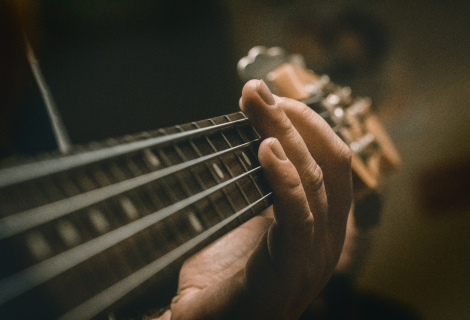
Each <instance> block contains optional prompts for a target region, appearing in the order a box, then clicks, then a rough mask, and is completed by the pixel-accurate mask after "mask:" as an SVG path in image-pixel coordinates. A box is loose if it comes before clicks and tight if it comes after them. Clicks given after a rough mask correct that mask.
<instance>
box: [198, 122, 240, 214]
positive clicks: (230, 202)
mask: <svg viewBox="0 0 470 320" xmlns="http://www.w3.org/2000/svg"><path fill="white" fill-rule="evenodd" d="M192 124H193V125H194V126H195V127H196V128H199V126H198V124H197V123H196V122H193V123H192ZM204 139H205V141H207V143H208V144H209V146H210V147H211V149H212V150H213V151H217V150H216V149H215V148H214V146H213V144H212V142H211V141H210V139H209V137H208V136H207V135H205V136H204ZM191 147H192V148H194V150H195V151H196V152H197V153H198V154H200V153H201V151H200V150H199V149H198V148H197V146H196V145H194V143H192V142H191ZM219 160H220V161H221V163H222V164H223V165H224V166H225V169H226V170H227V172H228V173H229V174H230V171H229V170H228V169H227V166H226V165H225V164H224V162H223V161H222V160H221V159H220V158H219ZM206 166H207V163H206ZM207 169H208V170H209V172H210V173H211V175H212V177H213V178H214V180H215V181H217V183H220V179H221V178H220V177H219V176H218V175H216V174H215V173H214V171H213V170H211V169H210V168H207ZM222 194H223V195H224V197H225V199H227V201H228V204H229V206H230V209H232V211H233V212H236V211H237V210H236V209H235V205H234V203H233V201H232V198H230V197H229V196H228V194H227V191H225V189H224V190H222ZM217 212H219V211H218V209H217ZM219 216H221V217H222V218H223V215H222V214H221V213H219Z"/></svg>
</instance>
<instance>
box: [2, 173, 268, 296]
mask: <svg viewBox="0 0 470 320" xmlns="http://www.w3.org/2000/svg"><path fill="white" fill-rule="evenodd" d="M260 170H261V166H259V167H256V168H254V169H252V170H250V171H248V172H245V173H243V174H241V175H239V176H237V177H235V178H232V179H230V180H227V181H225V182H223V183H220V184H219V185H216V186H214V187H212V188H209V189H207V190H204V191H203V192H200V193H197V194H195V195H193V196H191V197H189V198H186V199H184V200H181V201H179V202H177V203H174V204H172V205H170V206H168V207H165V208H163V209H161V210H158V211H156V212H154V213H151V214H149V215H147V216H145V217H142V218H141V219H139V220H137V221H134V222H131V223H129V224H127V225H124V226H122V227H120V228H118V229H115V230H113V231H110V232H108V233H106V234H104V235H102V236H100V237H98V238H95V239H93V240H91V241H88V242H85V243H83V244H81V245H79V246H77V247H74V248H73V249H70V250H68V251H65V252H63V253H60V254H58V255H56V256H54V257H52V258H49V259H47V260H45V261H42V262H40V263H38V264H36V265H33V266H31V267H29V268H27V269H25V270H22V271H20V272H18V273H16V274H13V275H11V276H9V277H7V278H5V279H3V280H1V281H0V288H2V290H1V291H0V305H1V304H3V303H4V302H6V301H9V300H11V299H12V298H15V297H17V296H18V295H20V294H22V293H24V292H26V291H28V290H30V289H32V288H33V287H35V286H37V285H39V284H41V283H43V282H45V281H47V280H49V279H51V278H53V277H55V276H57V275H58V274H60V273H62V272H64V271H65V270H68V269H69V268H71V267H73V266H75V265H77V264H79V263H81V262H83V261H85V260H87V259H89V258H90V257H92V256H94V255H96V254H97V253H99V252H102V251H104V250H105V249H107V248H110V247H112V246H114V245H115V244H117V243H119V242H121V241H122V240H125V239H127V238H129V237H131V236H132V235H134V234H136V233H138V232H139V231H142V230H144V229H146V228H148V227H149V226H151V225H154V224H155V223H157V222H159V221H160V220H162V219H164V218H166V217H168V216H170V215H172V214H173V213H175V212H178V211H180V210H182V209H184V208H186V207H187V206H190V205H192V204H194V203H195V202H197V201H199V200H201V199H203V198H206V197H207V196H209V195H211V194H212V193H214V192H216V191H219V190H221V189H223V188H225V187H226V186H228V185H230V184H232V183H235V182H236V181H239V180H240V179H242V178H244V177H246V176H249V175H250V174H253V173H255V172H257V171H260Z"/></svg>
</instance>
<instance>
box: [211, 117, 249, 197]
mask: <svg viewBox="0 0 470 320" xmlns="http://www.w3.org/2000/svg"><path fill="white" fill-rule="evenodd" d="M209 121H210V122H211V123H213V124H215V123H214V121H213V120H212V119H209ZM221 135H222V137H223V139H224V140H225V143H226V144H227V145H228V146H229V149H231V147H232V146H231V144H230V142H228V140H227V138H226V137H225V135H224V134H223V133H221ZM212 147H213V148H214V151H217V150H216V149H215V146H214V145H213V144H212ZM235 157H236V158H237V159H238V157H237V156H236V155H235ZM220 161H221V162H222V164H223V165H224V166H225V168H226V169H227V171H228V172H229V173H230V176H232V177H233V173H232V171H231V170H230V168H229V166H228V165H227V164H226V163H225V162H224V161H223V160H222V159H220ZM244 169H245V170H244V171H245V172H246V171H247V170H246V168H244ZM236 185H237V187H238V190H240V192H241V194H242V196H243V199H245V202H246V203H247V204H250V200H249V199H248V197H247V195H246V193H245V190H243V188H242V187H241V186H240V184H239V183H236Z"/></svg>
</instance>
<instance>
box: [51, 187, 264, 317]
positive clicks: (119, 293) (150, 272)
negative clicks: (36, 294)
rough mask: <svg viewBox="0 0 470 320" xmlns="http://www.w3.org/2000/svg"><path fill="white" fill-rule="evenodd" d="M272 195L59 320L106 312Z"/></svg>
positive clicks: (128, 277) (261, 199) (227, 219)
mask: <svg viewBox="0 0 470 320" xmlns="http://www.w3.org/2000/svg"><path fill="white" fill-rule="evenodd" d="M271 195H272V192H270V193H268V194H266V195H265V196H263V197H262V198H260V199H259V200H257V201H256V202H253V203H252V204H250V205H248V206H246V207H245V208H243V209H242V210H240V211H238V212H237V213H235V214H233V215H231V216H230V217H228V218H226V219H225V220H223V221H221V222H219V223H218V224H216V225H215V226H213V227H211V228H209V229H208V230H206V231H204V232H203V233H201V234H199V235H198V236H196V237H194V238H193V239H191V240H189V241H188V242H186V243H184V244H183V245H180V246H179V247H178V248H176V249H174V250H172V251H170V252H169V253H167V254H166V255H164V256H163V257H161V258H159V259H157V260H155V261H154V262H152V263H150V264H148V265H146V266H145V267H143V268H141V269H140V270H138V271H137V272H135V273H133V274H131V275H129V276H127V277H126V278H124V279H122V280H121V281H119V282H118V283H116V284H114V285H113V286H111V287H109V288H107V289H106V290H104V291H102V292H100V293H99V294H97V295H95V296H94V297H93V298H91V299H89V300H87V301H85V302H84V303H82V304H80V305H79V306H77V307H75V308H74V309H72V310H70V311H69V312H67V313H66V314H64V315H63V316H62V317H60V318H59V319H61V320H68V319H90V318H92V317H94V316H96V315H97V314H99V313H100V312H101V311H103V310H105V309H106V308H107V307H109V306H110V305H112V304H113V303H114V302H116V301H117V300H119V299H120V298H122V297H123V296H125V295H126V294H127V293H129V292H130V291H131V290H133V289H135V288H137V287H138V286H139V285H140V284H142V283H143V282H144V281H146V280H148V279H149V278H150V277H152V276H154V275H155V274H157V273H158V272H159V271H161V270H162V269H164V268H165V267H167V266H168V265H170V264H171V263H172V262H174V261H176V260H177V259H179V258H181V257H183V256H184V255H185V254H186V253H188V252H190V251H191V250H193V249H194V248H196V247H197V246H198V245H199V244H201V243H203V242H204V241H205V240H207V239H209V237H211V236H212V235H214V234H216V233H217V232H218V231H220V230H221V229H222V228H223V227H225V226H227V225H228V224H229V223H230V222H232V221H233V220H235V219H238V218H239V217H241V216H242V215H243V214H244V213H246V212H247V211H249V210H252V209H253V207H255V206H256V205H257V204H259V203H262V202H264V201H265V200H266V199H267V198H269V197H270V196H271Z"/></svg>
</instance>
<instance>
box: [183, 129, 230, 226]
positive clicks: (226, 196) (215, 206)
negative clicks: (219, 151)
mask: <svg viewBox="0 0 470 320" xmlns="http://www.w3.org/2000/svg"><path fill="white" fill-rule="evenodd" d="M192 124H193V125H194V126H195V127H196V128H199V125H198V124H197V123H196V122H193V123H192ZM205 138H206V139H207V136H206V137H205ZM190 145H191V147H192V148H193V149H194V151H196V153H197V154H198V156H200V157H202V153H201V151H200V150H199V148H198V147H197V146H196V145H195V144H194V141H193V140H190ZM204 166H205V167H206V169H207V170H208V171H209V173H210V174H211V175H212V178H213V179H214V180H215V181H216V182H217V183H219V182H220V178H219V177H218V176H217V175H216V174H215V173H214V171H213V170H212V169H211V168H210V167H209V165H208V164H207V162H204ZM222 193H223V194H224V196H225V198H226V199H227V200H228V203H229V206H230V208H231V209H232V211H233V212H236V211H237V210H236V209H235V206H234V204H233V202H232V200H231V199H230V198H229V197H228V194H227V191H226V190H225V189H222ZM209 201H210V202H211V204H212V206H213V207H214V208H215V211H216V212H217V214H218V215H219V216H220V217H221V218H224V214H223V213H222V212H220V208H219V207H218V206H217V204H216V203H215V202H214V200H212V198H210V197H209Z"/></svg>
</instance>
